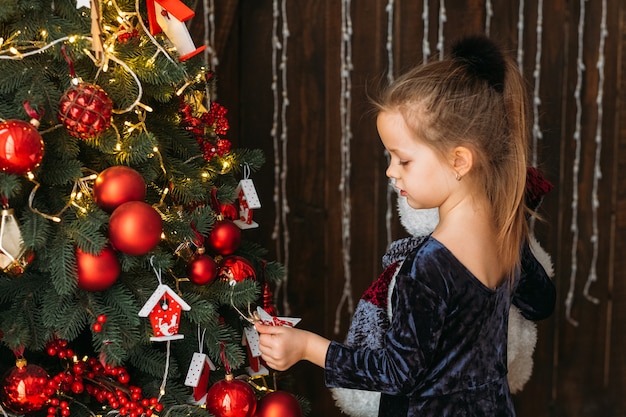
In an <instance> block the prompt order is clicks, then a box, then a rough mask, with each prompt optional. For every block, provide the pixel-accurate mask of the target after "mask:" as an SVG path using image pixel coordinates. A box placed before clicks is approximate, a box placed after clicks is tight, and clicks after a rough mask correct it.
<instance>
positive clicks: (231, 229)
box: [208, 219, 241, 256]
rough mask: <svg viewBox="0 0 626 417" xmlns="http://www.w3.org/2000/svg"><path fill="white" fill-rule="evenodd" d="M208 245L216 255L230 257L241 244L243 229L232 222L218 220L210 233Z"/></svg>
mask: <svg viewBox="0 0 626 417" xmlns="http://www.w3.org/2000/svg"><path fill="white" fill-rule="evenodd" d="M208 244H209V246H210V247H211V249H213V250H214V251H215V252H216V253H218V254H220V255H224V256H226V255H230V254H232V253H234V252H235V251H236V250H237V249H238V248H239V245H240V244H241V229H239V228H238V227H237V225H236V224H235V223H233V222H232V221H230V220H226V219H223V220H218V221H216V222H215V223H214V224H213V229H211V232H210V233H209V237H208Z"/></svg>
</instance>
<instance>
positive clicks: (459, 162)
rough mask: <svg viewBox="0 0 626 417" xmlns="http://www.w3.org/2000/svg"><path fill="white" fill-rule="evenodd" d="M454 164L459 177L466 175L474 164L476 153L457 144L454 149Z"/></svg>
mask: <svg viewBox="0 0 626 417" xmlns="http://www.w3.org/2000/svg"><path fill="white" fill-rule="evenodd" d="M452 165H453V168H454V170H455V171H456V173H457V174H458V175H459V177H463V176H465V175H466V174H467V173H468V172H469V171H470V170H471V169H472V167H473V166H474V153H473V152H472V151H471V149H469V148H467V147H465V146H457V147H456V148H454V150H453V151H452Z"/></svg>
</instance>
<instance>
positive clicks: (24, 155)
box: [0, 120, 44, 175]
mask: <svg viewBox="0 0 626 417" xmlns="http://www.w3.org/2000/svg"><path fill="white" fill-rule="evenodd" d="M43 148H44V143H43V139H42V138H41V135H40V134H39V132H38V131H37V128H36V127H35V126H33V125H32V124H30V123H26V122H24V121H21V120H7V121H5V122H2V123H0V171H3V172H8V173H9V174H18V175H22V174H25V173H27V172H29V171H32V170H33V169H35V168H37V167H38V166H39V164H40V163H41V160H42V158H43Z"/></svg>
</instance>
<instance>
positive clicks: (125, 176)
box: [93, 165, 146, 213]
mask: <svg viewBox="0 0 626 417" xmlns="http://www.w3.org/2000/svg"><path fill="white" fill-rule="evenodd" d="M145 197H146V182H145V181H144V179H143V177H142V176H141V174H140V173H139V172H137V171H136V170H134V169H132V168H131V167H127V166H124V165H116V166H112V167H109V168H107V169H105V170H104V171H102V172H101V173H100V174H99V175H98V177H97V178H96V181H95V182H94V184H93V199H94V201H95V202H96V204H97V205H98V207H100V208H101V209H102V210H104V211H106V212H109V213H111V212H112V211H113V210H115V209H116V208H117V207H118V206H120V205H121V204H123V203H126V202H128V201H142V200H143V199H144V198H145Z"/></svg>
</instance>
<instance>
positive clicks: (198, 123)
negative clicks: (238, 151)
mask: <svg viewBox="0 0 626 417" xmlns="http://www.w3.org/2000/svg"><path fill="white" fill-rule="evenodd" d="M179 113H180V115H181V116H182V121H181V123H180V125H181V126H182V127H183V128H185V129H186V130H188V131H189V132H191V134H192V135H193V136H194V138H195V139H196V142H198V144H199V145H200V146H201V148H202V156H203V157H204V159H206V160H207V161H209V160H210V159H211V158H213V156H215V155H216V154H217V155H219V156H224V154H226V153H227V152H228V151H230V147H231V143H230V141H229V140H226V139H223V138H221V137H220V135H225V134H226V132H227V131H228V129H229V128H230V126H229V124H228V119H227V118H226V113H227V110H226V108H225V107H224V106H222V105H221V104H219V103H215V102H213V103H211V108H210V109H209V111H208V112H205V113H202V114H201V115H200V117H196V116H194V115H193V110H192V107H191V105H189V104H188V103H185V102H182V103H181V106H180V109H179Z"/></svg>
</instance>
